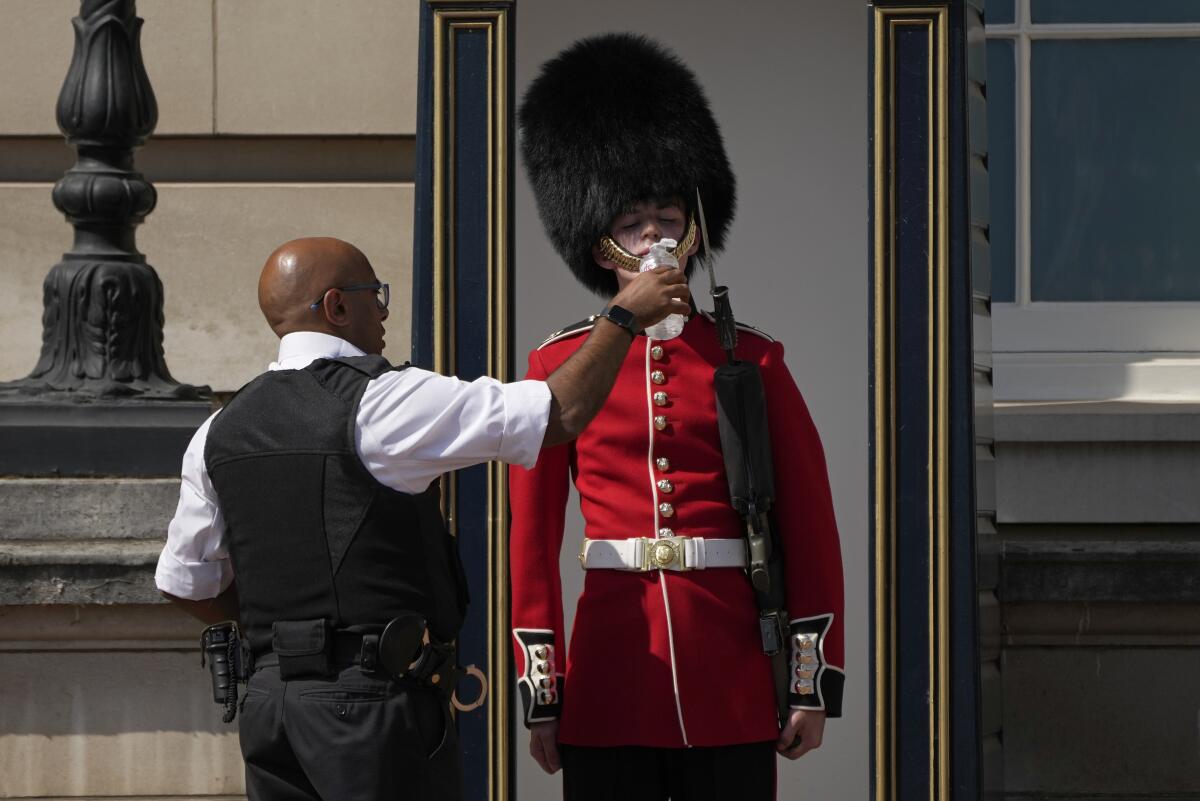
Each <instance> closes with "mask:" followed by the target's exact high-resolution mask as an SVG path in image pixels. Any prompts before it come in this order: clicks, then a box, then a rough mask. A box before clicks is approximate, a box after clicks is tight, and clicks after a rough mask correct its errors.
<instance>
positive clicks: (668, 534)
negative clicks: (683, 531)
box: [658, 528, 675, 537]
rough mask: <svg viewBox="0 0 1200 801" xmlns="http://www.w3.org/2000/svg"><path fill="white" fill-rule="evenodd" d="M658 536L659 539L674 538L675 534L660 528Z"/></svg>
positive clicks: (667, 529)
mask: <svg viewBox="0 0 1200 801" xmlns="http://www.w3.org/2000/svg"><path fill="white" fill-rule="evenodd" d="M658 536H660V537H674V536H675V532H674V531H672V530H671V529H669V528H660V529H659V530H658Z"/></svg>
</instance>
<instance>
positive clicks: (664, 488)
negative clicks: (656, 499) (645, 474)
mask: <svg viewBox="0 0 1200 801" xmlns="http://www.w3.org/2000/svg"><path fill="white" fill-rule="evenodd" d="M658 491H659V492H665V493H668V494H670V493H672V492H674V491H675V485H674V484H672V483H671V480H670V479H667V478H661V479H659V480H658Z"/></svg>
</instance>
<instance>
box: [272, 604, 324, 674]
mask: <svg viewBox="0 0 1200 801" xmlns="http://www.w3.org/2000/svg"><path fill="white" fill-rule="evenodd" d="M332 646H333V626H332V625H331V624H330V622H329V621H328V620H326V619H325V618H318V619H317V620H279V621H276V622H275V623H274V624H273V625H272V626H271V650H272V651H273V652H274V653H275V657H276V658H277V659H278V660H279V678H281V679H283V680H284V681H288V680H290V679H302V678H318V677H324V676H330V675H332V674H333V647H332Z"/></svg>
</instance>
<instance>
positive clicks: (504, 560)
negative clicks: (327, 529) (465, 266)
mask: <svg viewBox="0 0 1200 801" xmlns="http://www.w3.org/2000/svg"><path fill="white" fill-rule="evenodd" d="M427 2H428V4H429V7H430V12H431V14H432V17H433V176H432V178H433V311H434V315H433V317H434V325H433V368H434V369H435V370H436V371H438V372H440V373H443V374H446V375H452V374H454V373H455V372H456V370H457V368H458V365H457V364H456V359H455V353H456V351H457V342H456V341H455V334H454V332H455V326H456V322H457V319H456V314H455V308H456V302H457V299H456V297H455V291H454V287H455V284H456V283H457V276H456V273H457V267H458V265H457V261H456V254H455V252H454V232H455V230H456V223H455V219H454V201H455V197H454V187H455V159H454V141H455V127H456V123H457V120H456V116H457V113H456V112H457V106H456V103H455V96H454V81H455V75H454V62H455V58H454V56H455V54H456V53H457V48H458V41H459V36H460V35H462V34H463V33H466V32H477V31H483V32H485V33H486V35H487V52H488V69H487V76H486V81H487V86H488V100H487V153H488V156H487V172H486V174H487V176H488V178H487V180H488V188H487V218H488V224H487V265H486V271H487V279H488V280H487V284H488V299H489V300H488V313H487V372H488V375H490V376H492V377H494V378H499V379H500V380H502V381H507V380H510V379H511V378H512V375H511V371H512V364H511V360H510V358H509V353H510V351H511V342H510V337H509V328H510V326H511V321H510V319H509V315H510V307H511V292H512V288H511V285H510V272H511V269H512V265H511V264H510V259H509V252H510V249H511V243H510V242H509V236H508V229H509V213H510V210H509V208H508V199H509V197H510V191H509V182H510V175H511V170H512V165H511V164H510V163H509V152H510V149H511V148H510V142H509V137H508V130H509V121H510V117H511V115H512V108H511V99H510V98H509V67H508V65H509V61H510V58H511V53H510V52H509V30H510V26H511V25H512V19H511V14H512V13H513V6H512V4H511V3H508V2H505V3H489V2H486V0H483V2H479V3H473V4H472V5H473V6H475V7H473V8H470V9H462V8H461V4H459V7H453V6H454V5H455V4H452V3H440V2H436V0H427ZM487 470H488V481H487V487H488V489H487V543H488V565H487V575H488V586H487V594H486V602H487V605H488V607H487V608H488V647H487V675H488V680H489V683H490V685H491V688H492V692H491V693H490V695H489V698H488V701H487V703H486V705H485V707H484V710H485V712H486V714H487V731H488V799H489V800H490V801H508V799H509V773H508V770H509V763H510V761H511V756H512V755H511V742H510V739H511V738H510V736H509V730H508V729H509V727H508V721H509V705H510V702H511V695H512V690H511V688H512V685H513V680H512V676H511V675H510V673H511V670H510V656H509V639H508V629H509V620H508V614H509V612H508V610H509V593H508V536H509V530H508V473H507V471H506V470H505V469H504V468H503V466H502V465H499V464H496V463H494V462H493V463H489V464H488V466H487ZM442 497H443V501H442V503H443V511H444V512H445V513H446V520H447V523H448V524H449V526H450V530H451V533H453V534H455V535H456V536H457V528H458V527H457V521H456V519H455V517H456V515H455V512H456V510H457V507H458V493H457V482H456V481H455V479H454V476H453V475H449V476H445V477H443V495H442ZM477 603H478V601H477Z"/></svg>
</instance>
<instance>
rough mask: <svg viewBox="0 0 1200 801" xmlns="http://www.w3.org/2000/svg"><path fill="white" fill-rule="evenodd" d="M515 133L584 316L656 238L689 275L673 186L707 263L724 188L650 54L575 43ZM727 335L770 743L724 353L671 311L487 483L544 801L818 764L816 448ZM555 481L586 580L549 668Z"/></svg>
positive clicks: (749, 799)
mask: <svg viewBox="0 0 1200 801" xmlns="http://www.w3.org/2000/svg"><path fill="white" fill-rule="evenodd" d="M519 119H520V125H521V134H522V140H521V146H522V152H523V155H524V163H525V166H526V169H527V170H528V172H529V178H530V182H531V184H532V185H533V189H534V194H535V196H536V198H537V200H538V208H539V211H540V213H541V217H542V220H543V222H544V223H545V226H546V230H547V233H548V234H549V236H550V239H551V241H552V242H553V243H554V245H555V248H556V250H557V251H558V253H559V255H560V256H561V257H562V260H563V261H564V262H565V263H566V265H567V266H568V267H569V268H570V270H571V271H572V272H573V273H574V275H575V277H576V278H577V279H578V280H579V281H580V283H582V284H583V285H584V286H586V287H587V288H589V289H591V290H592V291H594V292H596V293H597V294H598V295H600V296H602V297H603V298H605V302H619V298H620V293H621V292H623V291H625V288H627V287H630V286H632V285H633V284H634V283H636V281H637V280H639V278H638V272H637V271H638V269H639V260H640V258H641V257H643V256H644V255H645V254H646V253H647V252H648V251H649V250H650V249H651V246H653V245H655V244H656V243H658V242H660V241H661V240H664V239H672V240H675V241H676V242H677V244H676V245H675V246H674V255H675V256H676V258H677V259H678V260H679V263H680V267H681V270H682V271H683V272H687V271H688V270H689V269H690V267H691V266H692V263H693V262H694V260H695V259H694V256H695V254H696V252H697V249H698V246H699V244H700V241H699V237H700V236H701V234H700V233H699V232H698V231H697V230H696V228H697V225H696V218H695V215H696V212H697V209H696V208H693V204H692V203H691V199H692V198H694V197H695V194H696V190H697V189H699V191H700V193H701V195H702V197H703V203H704V207H705V211H706V212H707V222H708V233H709V235H711V237H712V241H711V242H708V243H706V244H705V248H706V251H707V249H712V250H719V249H720V248H721V247H722V244H723V242H724V238H725V234H726V232H727V229H728V227H729V224H730V222H731V220H732V218H733V210H734V177H733V173H732V171H731V169H730V166H729V162H728V159H727V158H726V155H725V149H724V146H723V144H722V141H721V135H720V131H719V130H718V128H717V124H716V122H715V120H714V118H713V115H712V113H711V111H710V110H709V107H708V103H707V101H706V99H705V97H704V93H703V91H702V89H701V87H700V85H699V83H698V82H697V81H696V78H695V76H694V75H693V74H692V73H691V71H690V70H688V68H687V67H686V66H684V65H683V63H682V62H681V61H680V60H679V59H678V58H677V57H676V56H674V55H673V54H671V53H670V52H668V51H667V50H665V49H664V48H662V47H661V46H660V45H658V44H656V43H654V42H652V41H650V40H648V39H645V38H644V37H639V36H633V35H628V34H608V35H604V36H595V37H590V38H588V39H583V40H580V41H578V42H576V43H575V44H573V45H571V46H570V47H569V48H567V49H566V50H564V51H563V52H562V53H560V54H559V55H558V56H557V57H555V58H554V59H552V60H550V61H549V62H547V63H546V64H545V65H544V66H543V67H542V70H541V73H540V74H539V75H538V77H537V79H536V80H535V81H534V82H533V83H532V84H531V85H530V87H529V89H528V91H527V93H526V95H525V99H524V102H523V103H522V106H521V109H520V118H519ZM789 241H790V240H789V239H788V232H786V231H781V232H780V242H781V246H782V247H787V245H788V243H789ZM789 257H791V258H794V259H795V261H796V262H797V265H796V267H795V269H803V262H802V259H803V255H802V254H800V253H792V254H789V253H786V252H785V253H784V254H782V255H781V259H780V262H781V263H784V262H785V260H786V259H787V258H789ZM723 264H724V265H729V264H730V261H729V260H728V259H727V260H725V261H724V262H723ZM789 269H791V267H789ZM614 296H615V297H614ZM603 322H604V320H603V319H601V318H599V317H595V318H589V319H588V320H585V321H584V322H582V323H579V324H576V325H573V326H569V327H568V328H566V329H564V330H562V331H559V332H558V333H556V334H554V335H552V336H550V337H549V338H548V339H547V340H546V341H545V342H544V343H543V344H542V345H541V346H540V347H539V348H537V349H535V350H534V351H533V352H532V353H530V355H529V373H528V377H529V378H533V379H537V378H541V377H544V376H547V375H550V374H551V373H552V372H553V371H554V370H555V369H558V368H559V365H562V364H564V363H566V362H567V360H569V359H571V358H573V356H574V355H575V354H577V353H578V352H579V351H580V350H581V349H582V348H583V347H585V346H586V338H587V337H588V336H589V335H590V334H592V333H594V331H595V326H598V325H601V324H602V323H603ZM740 333H741V336H740V338H739V342H738V348H737V355H738V358H739V359H740V360H742V361H746V362H750V363H751V364H753V365H755V366H756V367H757V369H758V371H759V373H760V374H761V376H762V381H763V386H764V390H765V408H766V416H767V418H768V422H769V428H770V432H771V436H772V438H773V443H772V451H773V454H774V460H773V461H774V465H773V467H774V477H775V489H776V492H775V501H776V502H775V507H774V510H773V511H774V514H775V521H776V526H775V528H776V531H777V532H778V535H779V539H780V541H781V543H782V546H783V547H782V551H783V565H782V567H783V576H784V585H785V594H786V607H787V609H786V611H787V626H788V632H787V640H788V642H787V646H786V647H787V649H788V650H787V651H786V659H787V665H786V668H787V678H786V682H787V686H786V688H781V689H785V691H786V707H787V709H786V710H785V717H784V719H783V721H782V724H783V725H782V727H781V726H780V725H779V724H780V721H779V720H778V718H777V712H778V705H777V698H776V686H775V681H774V676H773V670H772V664H771V660H770V657H769V656H767V655H766V654H765V653H764V650H763V641H762V638H761V631H760V628H759V625H758V623H759V610H758V608H757V606H756V603H755V598H754V593H753V592H752V589H751V584H750V581H749V580H748V578H747V575H746V570H745V569H746V567H747V565H748V553H747V549H746V545H745V540H744V538H743V534H742V531H743V525H742V521H741V519H740V518H739V516H738V514H737V513H736V512H735V510H734V509H733V507H732V505H731V503H730V488H729V484H728V482H727V480H726V477H725V469H726V468H725V461H724V458H723V454H722V451H721V438H720V435H719V429H718V418H717V409H716V402H715V393H714V386H713V374H714V370H715V369H716V368H717V367H718V366H719V365H722V364H724V363H725V361H726V356H725V354H724V353H723V352H722V349H721V347H720V345H719V343H718V339H717V333H716V327H715V325H714V322H713V320H712V319H711V318H709V317H707V316H706V315H704V314H699V313H697V314H692V315H691V317H690V319H689V320H688V321H687V322H686V324H684V325H683V328H682V333H681V334H680V335H679V336H677V337H675V338H668V337H667V336H661V335H657V334H656V335H647V336H642V335H639V336H638V337H637V341H636V343H635V345H634V347H633V348H631V349H630V350H629V352H628V354H627V356H626V358H625V362H624V364H623V365H622V366H621V370H620V373H619V375H618V377H617V383H616V386H615V388H614V389H613V391H612V393H611V394H610V395H609V398H608V400H607V402H606V404H605V407H604V409H603V410H602V411H601V412H600V414H599V415H598V416H597V417H596V420H595V421H594V422H593V424H592V425H591V426H589V427H588V429H587V431H585V432H584V433H583V434H582V435H581V436H580V437H579V438H578V439H577V440H574V441H572V442H570V443H567V444H565V445H562V446H560V447H557V448H553V449H550V450H547V451H546V452H544V453H543V454H542V457H541V458H540V459H539V460H538V462H537V464H536V466H534V467H533V468H532V469H525V468H524V467H523V466H514V467H513V468H511V478H510V483H509V486H510V496H511V505H512V531H511V536H510V564H511V568H512V582H513V593H512V610H513V612H512V625H513V640H514V648H515V652H516V664H517V669H518V675H519V681H518V686H519V687H520V693H521V698H522V700H523V702H524V711H525V723H526V724H527V725H528V726H529V728H530V750H531V753H532V755H533V757H534V759H536V760H537V762H538V763H539V764H540V765H541V766H542V768H544V769H545V770H546V771H547V772H549V773H553V772H555V771H557V770H558V769H559V768H560V767H561V768H562V769H563V773H564V775H563V787H564V794H565V797H566V798H567V799H568V801H600V800H601V799H603V800H607V799H621V800H622V801H643V799H644V800H645V801H661V800H662V799H667V798H671V799H675V800H676V801H719V800H723V799H732V798H737V799H745V800H746V801H766V800H767V799H773V798H774V797H775V769H776V763H777V761H778V759H777V755H782V756H783V757H786V758H789V759H795V758H798V757H800V756H802V755H803V754H805V753H807V752H809V751H811V750H812V749H813V748H816V747H818V746H819V745H820V744H821V739H822V736H823V733H824V727H825V721H826V718H827V717H837V716H838V715H840V713H841V700H842V686H843V675H844V674H843V672H842V665H843V664H844V662H843V640H844V638H843V614H842V608H843V607H842V604H843V599H842V565H841V551H840V546H839V539H838V531H837V525H836V521H835V520H834V514H833V503H832V498H831V495H830V490H829V479H828V476H827V471H826V467H825V458H824V454H823V451H822V447H821V442H820V438H819V436H818V434H817V430H816V427H815V426H814V425H813V421H812V418H811V417H810V416H809V413H808V409H807V408H806V406H805V403H804V399H803V397H802V396H801V394H800V391H799V389H798V388H797V387H796V383H795V381H794V380H793V379H792V376H791V374H790V372H789V371H788V368H787V367H786V365H785V364H784V361H783V346H782V345H781V344H779V343H778V342H776V341H774V340H773V339H772V338H771V337H769V336H767V335H766V334H763V333H762V332H761V331H757V330H755V329H753V328H750V327H746V326H742V327H740ZM656 336H661V338H655V337H656ZM572 480H573V481H574V483H575V487H576V489H578V491H579V497H580V508H581V510H582V512H583V518H584V522H585V526H586V528H585V531H584V541H583V548H582V550H581V552H580V554H579V556H580V564H581V565H582V567H583V568H584V570H585V571H586V576H585V579H584V585H583V594H582V595H581V596H580V598H579V602H578V606H577V609H576V614H575V622H574V628H573V631H572V634H571V641H570V653H569V655H568V654H567V653H566V651H565V648H564V646H565V645H566V634H565V632H564V626H563V605H562V584H561V581H560V578H559V575H558V570H557V567H558V564H559V561H558V554H559V551H560V550H561V548H562V544H563V524H564V507H565V504H566V501H567V491H568V486H569V483H570V481H572Z"/></svg>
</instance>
